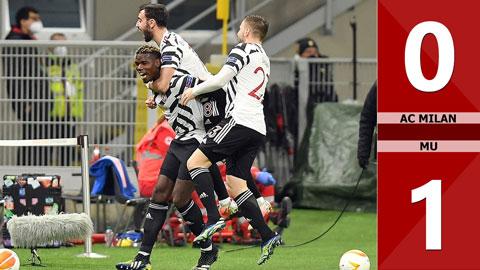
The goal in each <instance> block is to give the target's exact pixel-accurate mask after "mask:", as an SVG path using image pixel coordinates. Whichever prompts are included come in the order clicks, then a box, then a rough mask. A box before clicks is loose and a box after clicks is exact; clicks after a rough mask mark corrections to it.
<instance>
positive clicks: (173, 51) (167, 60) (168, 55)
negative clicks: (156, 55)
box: [162, 40, 183, 69]
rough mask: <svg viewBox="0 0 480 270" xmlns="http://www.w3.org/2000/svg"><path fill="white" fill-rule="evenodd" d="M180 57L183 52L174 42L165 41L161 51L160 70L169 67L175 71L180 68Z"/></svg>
mask: <svg viewBox="0 0 480 270" xmlns="http://www.w3.org/2000/svg"><path fill="white" fill-rule="evenodd" d="M182 57H183V51H182V49H181V48H180V46H179V45H178V44H177V43H176V42H174V41H170V40H167V42H166V43H165V46H164V47H163V49H162V68H167V67H171V68H174V69H177V68H178V67H179V66H180V60H181V59H182Z"/></svg>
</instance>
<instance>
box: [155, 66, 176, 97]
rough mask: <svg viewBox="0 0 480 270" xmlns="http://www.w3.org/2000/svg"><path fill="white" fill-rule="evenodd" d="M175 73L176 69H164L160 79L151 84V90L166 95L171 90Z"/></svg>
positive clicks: (161, 71)
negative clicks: (171, 82)
mask: <svg viewBox="0 0 480 270" xmlns="http://www.w3.org/2000/svg"><path fill="white" fill-rule="evenodd" d="M174 73H175V69H174V68H171V67H164V68H162V69H161V70H160V77H159V78H158V79H156V80H155V81H153V82H152V83H151V84H150V89H151V90H152V91H154V92H157V93H160V94H165V93H166V92H167V91H168V89H169V88H170V80H171V79H172V77H173V74H174Z"/></svg>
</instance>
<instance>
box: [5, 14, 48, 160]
mask: <svg viewBox="0 0 480 270" xmlns="http://www.w3.org/2000/svg"><path fill="white" fill-rule="evenodd" d="M15 22H16V25H13V26H12V30H11V31H10V33H9V34H8V35H7V37H6V39H10V40H36V38H35V36H34V34H36V33H38V32H40V31H41V30H42V28H43V24H42V21H41V20H40V14H39V13H38V11H37V10H36V9H35V8H32V7H23V8H21V9H19V10H18V11H17V13H16V15H15ZM3 55H4V57H3V65H4V66H3V70H4V72H5V75H6V77H8V79H7V80H6V81H7V95H8V97H9V98H10V99H11V100H12V109H13V111H14V112H15V114H16V116H17V118H18V119H19V120H20V121H22V122H23V123H22V139H24V140H25V139H42V138H45V136H46V130H47V129H46V124H45V123H42V121H48V119H49V113H50V104H49V102H50V101H49V100H50V96H49V92H48V82H47V81H46V80H44V79H42V77H45V74H44V73H43V72H42V69H41V67H42V61H41V59H40V58H39V57H38V56H37V55H38V50H37V48H34V47H15V48H14V47H5V48H4V49H3ZM22 55H23V56H26V57H21V56H22ZM32 99H36V102H32ZM18 164H19V165H46V164H47V150H46V149H45V148H43V147H21V148H19V151H18Z"/></svg>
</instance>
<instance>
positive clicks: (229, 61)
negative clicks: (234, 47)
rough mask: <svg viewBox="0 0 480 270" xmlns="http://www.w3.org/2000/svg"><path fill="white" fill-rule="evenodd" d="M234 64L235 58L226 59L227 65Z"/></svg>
mask: <svg viewBox="0 0 480 270" xmlns="http://www.w3.org/2000/svg"><path fill="white" fill-rule="evenodd" d="M235 62H237V58H235V57H229V58H228V59H227V63H235Z"/></svg>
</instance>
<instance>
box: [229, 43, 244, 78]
mask: <svg viewBox="0 0 480 270" xmlns="http://www.w3.org/2000/svg"><path fill="white" fill-rule="evenodd" d="M246 46H247V44H245V43H240V44H238V45H237V46H235V47H234V48H233V49H232V51H231V52H230V54H229V55H228V58H227V62H226V63H225V65H224V66H225V67H229V68H230V69H231V70H233V71H234V72H235V75H236V74H238V72H239V71H240V70H242V68H243V67H244V66H245V65H247V64H248V63H249V62H250V61H249V57H248V54H247V52H246V51H245V48H246Z"/></svg>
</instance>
